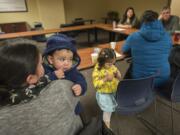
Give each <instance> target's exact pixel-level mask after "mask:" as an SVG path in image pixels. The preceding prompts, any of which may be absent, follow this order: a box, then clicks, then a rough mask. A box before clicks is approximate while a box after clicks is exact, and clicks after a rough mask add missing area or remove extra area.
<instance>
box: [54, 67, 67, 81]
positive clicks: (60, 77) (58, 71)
mask: <svg viewBox="0 0 180 135" xmlns="http://www.w3.org/2000/svg"><path fill="white" fill-rule="evenodd" d="M54 73H55V75H56V77H57V78H58V79H62V78H64V77H65V76H64V71H63V70H62V69H58V70H56V71H54Z"/></svg>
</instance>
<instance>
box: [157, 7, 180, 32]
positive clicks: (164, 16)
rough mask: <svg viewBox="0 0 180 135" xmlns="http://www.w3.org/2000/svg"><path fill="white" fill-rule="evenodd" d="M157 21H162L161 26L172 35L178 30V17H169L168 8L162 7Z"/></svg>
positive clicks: (169, 10) (169, 11)
mask: <svg viewBox="0 0 180 135" xmlns="http://www.w3.org/2000/svg"><path fill="white" fill-rule="evenodd" d="M159 20H161V21H162V24H163V26H164V28H165V29H166V31H167V32H169V33H170V34H173V33H174V31H175V30H178V28H179V17H178V16H175V15H171V9H170V7H167V6H165V7H163V9H162V11H161V14H160V16H159Z"/></svg>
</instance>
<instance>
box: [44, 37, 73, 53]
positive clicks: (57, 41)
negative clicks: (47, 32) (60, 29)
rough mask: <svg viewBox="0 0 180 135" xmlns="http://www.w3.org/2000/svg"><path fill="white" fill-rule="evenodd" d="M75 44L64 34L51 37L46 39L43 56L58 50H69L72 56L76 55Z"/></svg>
mask: <svg viewBox="0 0 180 135" xmlns="http://www.w3.org/2000/svg"><path fill="white" fill-rule="evenodd" d="M75 43H76V42H75V40H73V39H72V38H70V37H67V36H66V35H64V34H57V35H53V36H51V37H49V38H48V40H47V45H46V49H45V51H44V53H43V55H44V56H45V55H48V54H49V53H51V52H53V51H55V50H60V49H68V50H71V51H72V52H73V54H77V50H76V48H75Z"/></svg>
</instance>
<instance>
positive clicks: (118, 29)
mask: <svg viewBox="0 0 180 135" xmlns="http://www.w3.org/2000/svg"><path fill="white" fill-rule="evenodd" d="M113 30H116V31H123V30H125V29H122V28H114V29H113Z"/></svg>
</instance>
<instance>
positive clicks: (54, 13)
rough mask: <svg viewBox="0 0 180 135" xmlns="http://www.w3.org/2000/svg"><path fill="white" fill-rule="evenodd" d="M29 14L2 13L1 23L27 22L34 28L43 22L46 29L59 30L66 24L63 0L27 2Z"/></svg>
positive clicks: (29, 0) (32, 0) (0, 15)
mask: <svg viewBox="0 0 180 135" xmlns="http://www.w3.org/2000/svg"><path fill="white" fill-rule="evenodd" d="M27 5H28V12H15V13H0V23H7V22H19V21H26V22H28V23H29V24H30V25H31V26H32V27H33V25H34V22H42V23H43V26H44V27H45V28H59V25H60V24H61V23H64V22H65V17H64V3H63V0H27Z"/></svg>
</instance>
